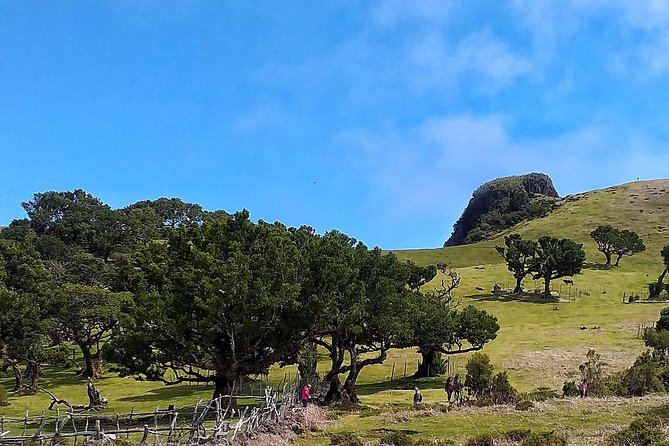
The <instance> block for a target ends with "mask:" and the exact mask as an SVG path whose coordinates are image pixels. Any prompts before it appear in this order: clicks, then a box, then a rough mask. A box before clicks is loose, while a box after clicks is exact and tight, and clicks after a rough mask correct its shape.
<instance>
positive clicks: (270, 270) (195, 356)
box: [0, 189, 499, 401]
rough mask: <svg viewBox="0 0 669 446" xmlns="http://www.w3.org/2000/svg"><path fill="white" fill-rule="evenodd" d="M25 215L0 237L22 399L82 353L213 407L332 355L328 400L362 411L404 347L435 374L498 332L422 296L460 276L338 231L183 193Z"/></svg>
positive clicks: (78, 198)
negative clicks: (45, 373) (182, 387)
mask: <svg viewBox="0 0 669 446" xmlns="http://www.w3.org/2000/svg"><path fill="white" fill-rule="evenodd" d="M22 206H23V208H24V209H25V210H26V213H27V218H25V219H20V220H15V221H13V222H12V223H11V225H10V226H9V227H8V228H6V229H4V230H2V231H0V301H1V302H2V309H3V311H2V312H0V361H2V368H3V369H4V370H7V371H12V372H13V374H14V377H15V379H16V385H15V389H14V390H15V391H16V392H30V391H34V389H35V387H36V385H37V384H36V383H37V380H38V379H39V376H40V367H42V366H43V365H44V364H46V363H49V364H56V363H58V364H62V363H64V362H65V361H67V356H68V355H67V351H68V348H67V346H70V345H76V346H77V347H78V349H79V350H81V353H82V355H83V359H84V360H83V366H82V367H81V374H82V375H83V376H85V377H90V378H96V377H98V376H100V375H101V374H102V373H103V364H104V361H108V362H112V363H114V366H115V367H116V368H117V369H118V370H119V371H120V372H121V373H122V375H126V376H134V377H138V378H142V379H149V380H155V381H162V382H164V383H166V384H176V383H182V382H209V383H213V384H214V386H215V390H214V396H217V395H222V394H235V393H236V392H238V390H239V383H240V380H241V379H242V378H244V377H248V376H249V375H255V374H261V373H268V371H269V368H270V366H272V365H274V364H295V363H298V362H299V363H300V367H301V370H303V371H305V372H307V371H308V369H310V368H311V369H313V367H314V361H311V362H309V363H308V364H307V362H305V360H304V358H306V357H309V355H310V354H311V356H312V357H313V352H314V348H315V346H316V345H317V346H319V347H320V348H322V349H324V350H325V352H327V355H328V356H329V358H330V362H331V366H330V370H329V371H328V372H327V374H326V380H327V381H328V386H329V389H330V390H329V392H328V395H327V399H328V400H329V401H338V400H346V401H357V394H356V390H355V384H356V381H357V379H358V376H359V374H360V372H361V371H362V370H363V369H364V368H365V367H368V366H370V365H373V364H380V363H382V362H383V361H384V360H385V359H386V357H387V354H388V351H389V350H390V349H392V348H406V347H419V348H420V351H421V353H422V354H423V357H424V361H423V363H424V364H425V367H424V371H425V372H426V373H428V374H429V373H430V371H431V370H433V369H431V368H430V367H432V365H433V364H434V362H435V361H437V360H438V356H439V355H441V354H446V355H450V354H457V353H462V352H466V351H472V350H480V349H481V348H483V346H484V345H485V344H486V343H487V342H489V341H490V340H492V339H494V338H495V337H496V334H497V331H498V330H499V325H498V323H497V319H496V318H495V317H493V316H491V315H489V314H488V313H486V312H485V311H482V310H478V309H476V308H474V307H472V306H468V307H464V308H458V307H457V306H455V305H451V301H450V290H448V294H447V296H448V298H445V296H446V295H445V294H443V293H442V294H440V293H439V292H435V293H425V292H422V291H421V287H422V286H423V285H425V284H426V283H427V282H429V281H431V280H432V279H433V278H434V277H436V275H437V274H438V273H439V272H441V274H444V273H447V274H450V269H448V267H447V266H445V265H440V266H439V268H437V266H419V265H416V264H414V263H412V262H404V263H403V262H400V261H399V260H398V259H397V258H396V257H395V256H394V255H393V254H392V253H385V252H382V251H381V250H380V249H378V248H374V249H369V248H367V247H366V246H365V245H364V244H362V243H361V242H359V241H357V240H355V239H353V238H351V237H349V236H347V235H345V234H342V233H340V232H338V231H331V232H328V233H326V234H323V235H319V234H317V233H316V232H315V231H314V230H313V229H312V228H310V227H307V226H302V227H299V228H290V227H286V226H284V225H283V224H281V223H278V222H276V223H268V222H264V221H259V222H257V223H255V222H253V221H251V220H250V217H249V213H248V212H247V211H241V212H237V213H235V214H228V213H226V212H224V211H216V212H209V211H205V210H203V209H202V207H201V206H200V205H197V204H192V203H186V202H183V201H182V200H180V199H176V198H171V199H168V198H161V199H158V200H153V201H140V202H138V203H135V204H133V205H130V206H127V207H125V208H122V209H112V208H111V207H110V206H108V205H106V204H104V203H103V202H102V201H101V200H99V199H98V198H96V197H94V196H92V195H90V194H88V193H87V192H85V191H83V190H80V189H79V190H75V191H73V192H45V193H38V194H35V196H34V198H33V199H32V200H30V201H28V202H25V203H23V204H22ZM449 277H451V279H453V277H454V276H452V275H450V276H449ZM458 280H459V279H458ZM309 352H311V353H309ZM309 364H310V365H309ZM312 371H313V370H312ZM342 379H343V382H342Z"/></svg>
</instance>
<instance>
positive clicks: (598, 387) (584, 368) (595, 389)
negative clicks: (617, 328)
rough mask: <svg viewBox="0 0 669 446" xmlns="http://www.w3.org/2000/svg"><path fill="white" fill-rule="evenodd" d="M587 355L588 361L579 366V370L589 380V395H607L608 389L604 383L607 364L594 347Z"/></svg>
mask: <svg viewBox="0 0 669 446" xmlns="http://www.w3.org/2000/svg"><path fill="white" fill-rule="evenodd" d="M585 357H586V361H585V362H584V363H583V364H581V365H580V366H579V370H580V371H581V375H583V378H585V379H586V380H588V395H590V396H605V395H606V394H607V389H606V386H605V385H604V367H606V366H607V364H606V363H605V362H604V361H602V356H601V355H600V354H599V353H597V352H596V351H595V350H594V349H590V350H589V351H588V353H587V354H586V355H585Z"/></svg>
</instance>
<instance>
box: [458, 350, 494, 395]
mask: <svg viewBox="0 0 669 446" xmlns="http://www.w3.org/2000/svg"><path fill="white" fill-rule="evenodd" d="M465 368H466V369H467V374H466V376H465V387H466V388H468V389H469V391H470V392H471V393H472V394H473V395H475V396H476V397H477V398H484V397H488V396H489V395H490V387H491V383H492V377H493V369H494V366H493V365H492V364H491V363H490V358H489V357H488V355H486V354H485V353H480V352H477V353H474V354H473V355H472V356H471V357H470V358H469V360H468V361H467V365H466V366H465Z"/></svg>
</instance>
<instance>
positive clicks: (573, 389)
mask: <svg viewBox="0 0 669 446" xmlns="http://www.w3.org/2000/svg"><path fill="white" fill-rule="evenodd" d="M578 395H579V392H578V387H577V386H576V382H574V380H573V379H572V380H571V381H565V382H564V384H563V385H562V396H565V397H569V396H578Z"/></svg>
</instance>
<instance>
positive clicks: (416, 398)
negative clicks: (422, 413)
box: [413, 386, 423, 407]
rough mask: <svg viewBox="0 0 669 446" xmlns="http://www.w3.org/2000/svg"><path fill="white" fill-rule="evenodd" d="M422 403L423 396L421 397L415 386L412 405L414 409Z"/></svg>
mask: <svg viewBox="0 0 669 446" xmlns="http://www.w3.org/2000/svg"><path fill="white" fill-rule="evenodd" d="M422 402H423V395H421V393H420V390H419V389H418V386H416V387H415V388H414V390H413V405H414V407H416V406H417V405H419V404H420V403H422Z"/></svg>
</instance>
